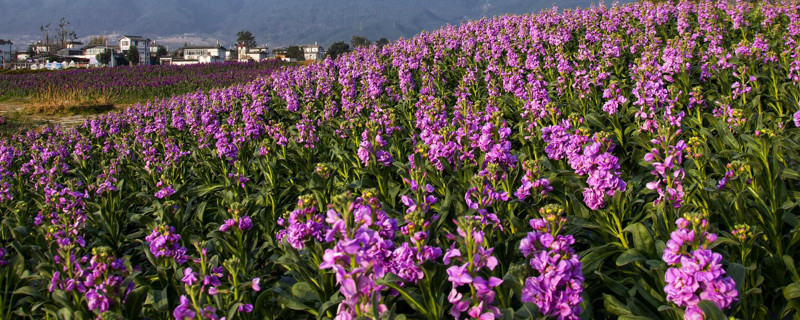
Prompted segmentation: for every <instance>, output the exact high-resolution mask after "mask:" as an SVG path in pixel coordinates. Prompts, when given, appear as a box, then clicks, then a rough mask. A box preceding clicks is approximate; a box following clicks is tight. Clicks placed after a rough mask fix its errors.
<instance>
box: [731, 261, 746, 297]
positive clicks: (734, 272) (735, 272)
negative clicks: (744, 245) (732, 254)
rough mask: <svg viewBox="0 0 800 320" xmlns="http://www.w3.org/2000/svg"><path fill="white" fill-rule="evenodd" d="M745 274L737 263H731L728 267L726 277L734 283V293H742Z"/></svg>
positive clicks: (743, 269) (742, 267) (741, 266)
mask: <svg viewBox="0 0 800 320" xmlns="http://www.w3.org/2000/svg"><path fill="white" fill-rule="evenodd" d="M746 274H747V270H745V268H744V266H743V265H741V264H738V263H731V264H730V266H728V275H729V276H730V277H731V278H732V279H733V281H734V282H736V291H737V292H742V285H743V284H744V277H745V275H746Z"/></svg>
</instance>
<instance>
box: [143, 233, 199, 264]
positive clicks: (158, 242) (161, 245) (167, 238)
mask: <svg viewBox="0 0 800 320" xmlns="http://www.w3.org/2000/svg"><path fill="white" fill-rule="evenodd" d="M145 241H147V242H148V243H150V252H151V253H152V254H153V256H155V257H156V258H160V257H165V258H170V259H174V260H175V262H177V263H178V264H179V265H180V264H184V263H186V261H188V260H189V256H188V255H187V250H186V247H182V246H181V245H180V241H181V235H179V234H178V233H177V232H176V231H175V228H174V227H172V226H166V225H164V226H160V227H157V228H155V229H153V232H151V233H150V235H148V236H147V237H145Z"/></svg>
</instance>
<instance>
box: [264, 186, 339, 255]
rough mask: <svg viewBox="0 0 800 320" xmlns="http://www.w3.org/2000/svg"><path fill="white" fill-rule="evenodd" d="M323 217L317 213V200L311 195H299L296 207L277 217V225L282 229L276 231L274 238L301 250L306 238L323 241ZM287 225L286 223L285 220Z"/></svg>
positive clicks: (325, 227) (324, 231)
mask: <svg viewBox="0 0 800 320" xmlns="http://www.w3.org/2000/svg"><path fill="white" fill-rule="evenodd" d="M324 220H325V217H324V216H323V215H322V214H320V213H317V202H316V201H315V200H314V197H313V196H311V195H306V196H300V198H299V199H298V200H297V209H295V210H294V211H292V212H291V213H289V217H288V218H286V219H284V218H283V217H281V218H278V225H279V226H282V227H284V229H282V230H280V231H278V234H277V235H275V238H276V239H278V241H284V240H285V241H286V242H288V243H289V245H291V246H292V247H293V248H295V249H297V250H302V249H303V248H305V247H306V242H307V241H308V240H311V239H314V240H316V241H317V242H325V234H326V233H327V232H328V226H327V225H326V224H325V223H324ZM287 221H288V222H289V225H288V226H287V225H286V222H287Z"/></svg>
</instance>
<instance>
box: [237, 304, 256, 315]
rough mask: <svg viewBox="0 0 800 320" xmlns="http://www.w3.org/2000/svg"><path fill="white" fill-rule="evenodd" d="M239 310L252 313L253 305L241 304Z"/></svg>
mask: <svg viewBox="0 0 800 320" xmlns="http://www.w3.org/2000/svg"><path fill="white" fill-rule="evenodd" d="M238 310H239V312H244V313H250V312H253V305H252V304H249V303H245V304H240V305H239V308H238Z"/></svg>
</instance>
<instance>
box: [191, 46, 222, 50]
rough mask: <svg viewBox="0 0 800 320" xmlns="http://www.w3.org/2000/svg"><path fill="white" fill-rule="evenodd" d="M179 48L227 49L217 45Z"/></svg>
mask: <svg viewBox="0 0 800 320" xmlns="http://www.w3.org/2000/svg"><path fill="white" fill-rule="evenodd" d="M181 49H221V50H227V49H225V47H218V46H185V47H183V48H181Z"/></svg>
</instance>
